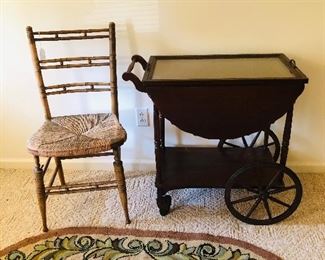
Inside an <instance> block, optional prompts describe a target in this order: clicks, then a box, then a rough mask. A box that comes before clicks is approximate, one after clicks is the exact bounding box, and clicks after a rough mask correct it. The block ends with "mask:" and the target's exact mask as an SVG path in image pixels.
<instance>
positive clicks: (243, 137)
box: [241, 136, 248, 148]
mask: <svg viewBox="0 0 325 260" xmlns="http://www.w3.org/2000/svg"><path fill="white" fill-rule="evenodd" d="M241 139H242V140H243V144H244V147H245V148H247V147H248V143H247V141H246V139H245V136H242V137H241Z"/></svg>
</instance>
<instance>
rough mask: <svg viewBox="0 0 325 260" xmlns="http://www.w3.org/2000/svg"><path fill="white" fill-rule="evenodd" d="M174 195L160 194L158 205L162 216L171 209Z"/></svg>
mask: <svg viewBox="0 0 325 260" xmlns="http://www.w3.org/2000/svg"><path fill="white" fill-rule="evenodd" d="M171 202H172V197H171V196H169V195H164V196H158V198H157V205H158V208H159V213H160V215H161V216H166V215H167V214H168V212H169V210H170V205H171Z"/></svg>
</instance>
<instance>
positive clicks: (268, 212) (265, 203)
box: [263, 199, 272, 219]
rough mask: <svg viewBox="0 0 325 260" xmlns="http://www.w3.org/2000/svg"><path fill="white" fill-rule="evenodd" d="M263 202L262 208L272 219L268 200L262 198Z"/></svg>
mask: <svg viewBox="0 0 325 260" xmlns="http://www.w3.org/2000/svg"><path fill="white" fill-rule="evenodd" d="M263 204H264V208H265V209H266V212H267V215H268V217H269V219H272V213H271V209H270V205H269V202H268V201H267V199H263Z"/></svg>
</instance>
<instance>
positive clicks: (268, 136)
mask: <svg viewBox="0 0 325 260" xmlns="http://www.w3.org/2000/svg"><path fill="white" fill-rule="evenodd" d="M262 132H263V133H264V134H262ZM218 147H219V148H226V147H235V148H258V147H265V148H269V150H270V152H271V153H272V157H273V161H274V162H276V161H277V160H278V158H279V155H280V142H279V139H278V138H277V136H276V134H275V133H274V132H273V131H272V130H268V131H259V132H256V133H253V134H251V135H248V136H242V137H239V138H237V139H226V140H220V142H219V144H218Z"/></svg>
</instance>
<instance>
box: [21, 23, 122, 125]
mask: <svg viewBox="0 0 325 260" xmlns="http://www.w3.org/2000/svg"><path fill="white" fill-rule="evenodd" d="M26 30H27V36H28V40H29V45H30V50H31V54H32V59H33V65H34V68H35V75H36V79H37V84H38V86H39V91H40V95H41V99H42V104H43V107H44V113H45V118H46V119H47V120H50V119H51V117H52V116H51V111H50V108H49V103H48V98H47V97H48V96H49V95H60V94H67V93H88V92H102V91H110V92H111V112H112V113H113V114H115V115H116V116H117V118H118V99H117V76H116V38H115V24H114V23H112V22H111V23H109V26H108V28H103V29H84V30H60V31H37V32H35V31H33V29H32V27H30V26H28V27H27V28H26ZM105 38H107V39H108V45H107V46H108V55H107V54H106V55H105V56H80V57H60V58H55V59H42V57H40V55H39V52H40V50H41V47H40V45H39V44H38V43H41V42H60V41H77V40H78V41H80V40H93V39H105ZM102 66H106V67H108V71H109V72H108V73H109V79H110V80H109V82H94V81H86V82H71V83H64V84H56V85H46V84H45V83H44V76H43V71H44V70H60V69H72V68H85V67H102Z"/></svg>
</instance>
